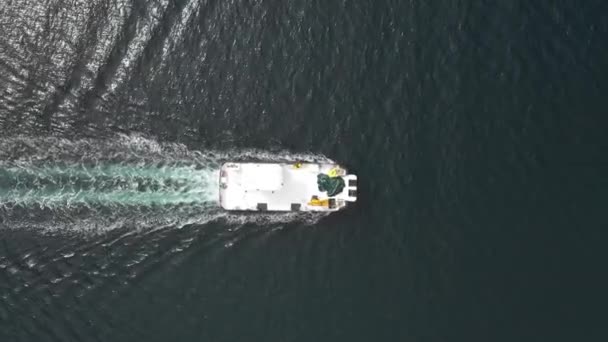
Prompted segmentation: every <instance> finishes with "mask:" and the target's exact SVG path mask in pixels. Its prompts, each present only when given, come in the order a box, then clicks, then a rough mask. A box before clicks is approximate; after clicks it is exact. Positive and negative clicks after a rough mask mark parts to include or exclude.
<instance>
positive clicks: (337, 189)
mask: <svg viewBox="0 0 608 342" xmlns="http://www.w3.org/2000/svg"><path fill="white" fill-rule="evenodd" d="M317 185H319V191H327V196H329V197H332V196H335V195H337V194H339V193H341V192H342V190H343V189H344V185H345V184H344V179H342V177H339V176H337V177H330V176H328V175H326V174H324V173H319V174H318V175H317Z"/></svg>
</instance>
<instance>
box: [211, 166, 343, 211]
mask: <svg viewBox="0 0 608 342" xmlns="http://www.w3.org/2000/svg"><path fill="white" fill-rule="evenodd" d="M336 166H337V165H332V164H302V166H301V167H300V168H295V167H294V166H293V165H292V164H263V163H261V164H254V163H242V164H241V163H227V164H224V165H223V166H222V169H221V170H222V173H221V174H222V176H221V177H220V183H221V184H225V188H220V204H221V206H222V207H223V208H224V209H227V210H258V209H257V208H258V203H266V205H267V210H268V211H291V210H292V208H291V206H292V203H297V204H300V205H301V209H300V210H303V211H310V210H318V211H328V210H329V209H328V208H324V207H315V206H308V205H307V203H308V202H309V201H310V199H311V198H312V196H313V195H316V196H318V198H319V199H321V200H322V199H326V198H327V193H325V192H320V191H319V189H318V185H317V175H318V174H319V173H326V172H328V171H329V170H331V169H332V168H333V167H336ZM344 190H345V192H347V191H348V186H345V188H344ZM338 209H340V208H335V209H333V210H338Z"/></svg>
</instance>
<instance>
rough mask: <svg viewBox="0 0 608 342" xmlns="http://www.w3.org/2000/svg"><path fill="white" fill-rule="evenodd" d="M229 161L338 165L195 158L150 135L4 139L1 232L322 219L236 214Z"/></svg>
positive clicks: (247, 153) (227, 155)
mask: <svg viewBox="0 0 608 342" xmlns="http://www.w3.org/2000/svg"><path fill="white" fill-rule="evenodd" d="M228 160H242V161H296V160H305V161H325V162H327V161H330V160H329V159H327V158H326V157H324V156H322V155H315V154H293V153H288V152H274V153H271V152H268V151H260V150H238V151H237V150H231V151H191V150H189V149H188V148H186V146H184V145H181V144H174V143H171V144H163V143H159V142H157V141H154V140H152V139H147V138H144V137H142V136H127V135H119V136H117V137H113V138H112V139H101V140H94V139H81V140H67V139H59V138H51V137H49V138H31V137H23V136H18V137H11V138H3V139H0V226H2V227H4V228H34V229H42V230H44V231H56V230H68V231H78V232H103V231H108V230H112V229H115V228H135V229H142V228H162V227H182V226H184V225H187V224H202V223H206V222H209V221H212V220H218V219H224V220H226V221H228V222H231V223H236V224H242V223H248V222H256V223H261V224H264V223H273V222H286V221H293V220H298V219H305V220H309V221H310V220H316V219H318V218H319V216H318V215H310V214H309V215H299V214H287V215H285V214H265V215H259V214H256V215H242V214H241V215H231V214H229V213H226V212H224V211H222V210H221V209H220V208H219V207H218V204H217V199H218V183H217V182H218V173H219V166H220V165H221V164H222V163H223V162H225V161H228Z"/></svg>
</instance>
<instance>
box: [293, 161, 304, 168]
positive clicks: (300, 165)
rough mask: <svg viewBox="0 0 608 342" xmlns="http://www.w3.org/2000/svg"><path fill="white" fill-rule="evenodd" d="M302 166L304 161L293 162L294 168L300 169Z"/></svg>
mask: <svg viewBox="0 0 608 342" xmlns="http://www.w3.org/2000/svg"><path fill="white" fill-rule="evenodd" d="M301 167H302V163H300V162H297V163H295V164H293V168H294V169H299V168H301Z"/></svg>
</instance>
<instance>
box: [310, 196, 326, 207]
mask: <svg viewBox="0 0 608 342" xmlns="http://www.w3.org/2000/svg"><path fill="white" fill-rule="evenodd" d="M308 205H314V206H318V207H327V206H329V199H323V200H320V199H319V198H318V197H317V196H313V198H312V199H311V200H310V202H308Z"/></svg>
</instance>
